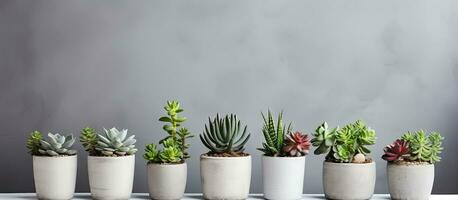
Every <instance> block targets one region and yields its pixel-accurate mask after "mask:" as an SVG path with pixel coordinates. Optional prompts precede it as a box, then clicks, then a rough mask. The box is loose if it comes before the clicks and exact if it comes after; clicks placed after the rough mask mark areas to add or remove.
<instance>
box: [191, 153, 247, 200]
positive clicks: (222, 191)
mask: <svg viewBox="0 0 458 200" xmlns="http://www.w3.org/2000/svg"><path fill="white" fill-rule="evenodd" d="M200 176H201V181H202V191H203V195H204V198H205V199H225V200H233V199H246V198H247V197H248V193H249V191H250V182H251V156H244V157H211V156H206V155H202V156H201V157H200Z"/></svg>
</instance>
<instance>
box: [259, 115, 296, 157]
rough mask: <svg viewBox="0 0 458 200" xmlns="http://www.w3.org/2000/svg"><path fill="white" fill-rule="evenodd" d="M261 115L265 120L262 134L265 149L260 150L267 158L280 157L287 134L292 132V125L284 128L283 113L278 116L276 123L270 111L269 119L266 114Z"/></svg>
mask: <svg viewBox="0 0 458 200" xmlns="http://www.w3.org/2000/svg"><path fill="white" fill-rule="evenodd" d="M261 115H262V118H263V119H264V125H263V127H262V133H263V135H264V140H265V142H264V143H262V147H263V148H258V150H260V151H262V152H264V154H265V155H266V156H278V155H280V154H281V152H282V149H283V146H284V139H285V134H287V133H289V132H291V123H289V125H288V128H286V127H284V126H283V113H280V114H279V115H278V118H277V122H276V123H275V121H274V119H273V116H272V113H271V112H270V110H268V111H267V118H266V117H265V116H264V113H261ZM275 124H276V125H275Z"/></svg>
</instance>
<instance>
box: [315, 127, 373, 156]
mask: <svg viewBox="0 0 458 200" xmlns="http://www.w3.org/2000/svg"><path fill="white" fill-rule="evenodd" d="M312 144H313V146H315V147H317V149H316V150H315V151H314V153H315V154H317V155H318V154H326V153H327V155H326V160H327V161H332V162H345V163H348V162H352V161H353V158H354V156H355V155H356V154H363V155H368V154H369V153H370V152H371V151H370V149H369V148H368V146H369V145H373V144H375V131H374V130H372V129H371V128H369V127H367V126H366V125H365V123H364V122H363V121H361V120H357V121H356V122H355V123H351V124H348V125H346V126H344V127H343V128H341V129H339V128H338V127H336V128H334V129H332V130H329V128H328V124H327V123H326V122H324V123H322V124H321V125H320V126H319V127H318V128H317V129H316V130H315V133H314V138H313V139H312Z"/></svg>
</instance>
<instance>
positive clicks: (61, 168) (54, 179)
mask: <svg viewBox="0 0 458 200" xmlns="http://www.w3.org/2000/svg"><path fill="white" fill-rule="evenodd" d="M77 160H78V159H77V156H76V155H72V156H56V157H49V156H33V177H34V181H35V191H36V193H37V197H38V199H53V200H60V199H72V198H73V193H74V192H75V183H76V171H77Z"/></svg>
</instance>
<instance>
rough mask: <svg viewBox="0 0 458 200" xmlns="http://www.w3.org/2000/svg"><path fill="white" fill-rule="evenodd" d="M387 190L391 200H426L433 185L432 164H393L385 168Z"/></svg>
mask: <svg viewBox="0 0 458 200" xmlns="http://www.w3.org/2000/svg"><path fill="white" fill-rule="evenodd" d="M386 170H387V176H388V189H389V191H390V196H391V198H392V199H399V200H427V199H429V196H430V195H431V191H432V189H433V183H434V165H433V164H417V165H414V164H409V165H406V164H394V163H388V165H387V167H386Z"/></svg>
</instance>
